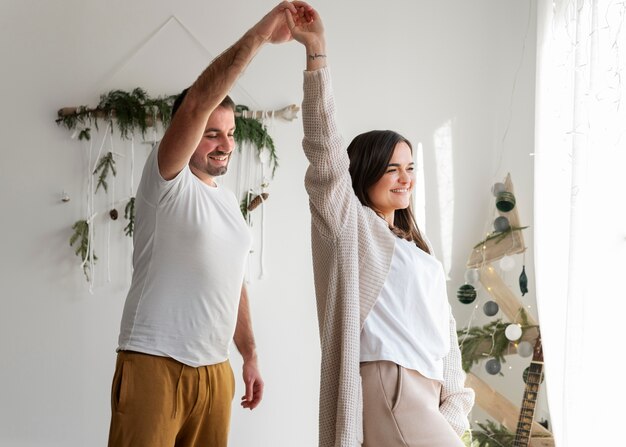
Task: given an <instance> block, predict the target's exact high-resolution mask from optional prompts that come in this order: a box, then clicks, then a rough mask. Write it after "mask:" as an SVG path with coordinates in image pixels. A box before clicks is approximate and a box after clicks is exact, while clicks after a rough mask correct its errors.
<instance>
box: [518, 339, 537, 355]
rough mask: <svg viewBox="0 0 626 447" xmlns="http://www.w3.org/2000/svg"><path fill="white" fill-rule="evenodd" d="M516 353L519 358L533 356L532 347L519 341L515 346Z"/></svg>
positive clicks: (525, 342)
mask: <svg viewBox="0 0 626 447" xmlns="http://www.w3.org/2000/svg"><path fill="white" fill-rule="evenodd" d="M517 353H518V354H519V355H520V357H530V356H531V355H533V345H531V344H530V343H529V342H527V341H520V342H519V343H518V345H517Z"/></svg>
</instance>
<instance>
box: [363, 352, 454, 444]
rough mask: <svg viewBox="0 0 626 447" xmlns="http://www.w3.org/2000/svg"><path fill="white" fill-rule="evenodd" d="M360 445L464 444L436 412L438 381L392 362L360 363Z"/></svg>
mask: <svg viewBox="0 0 626 447" xmlns="http://www.w3.org/2000/svg"><path fill="white" fill-rule="evenodd" d="M361 380H362V383H363V435H364V442H363V447H463V442H462V441H461V439H460V438H459V436H458V435H457V434H456V432H455V431H454V430H453V429H452V427H451V426H450V424H449V423H448V421H447V420H446V419H445V418H444V417H443V415H442V414H441V412H440V411H439V401H440V395H441V383H439V382H438V381H436V380H432V379H428V378H426V377H424V376H423V375H421V374H420V373H418V372H417V371H414V370H411V369H406V368H403V367H401V366H399V365H396V364H395V363H393V362H387V361H376V362H365V363H361Z"/></svg>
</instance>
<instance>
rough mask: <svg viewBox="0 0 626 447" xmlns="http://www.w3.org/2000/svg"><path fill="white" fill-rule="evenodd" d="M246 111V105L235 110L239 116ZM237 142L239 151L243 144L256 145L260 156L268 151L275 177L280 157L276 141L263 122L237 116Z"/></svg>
mask: <svg viewBox="0 0 626 447" xmlns="http://www.w3.org/2000/svg"><path fill="white" fill-rule="evenodd" d="M246 110H249V109H248V107H246V106H244V105H238V106H237V107H236V109H235V111H236V112H238V114H239V115H241V114H242V113H243V112H244V111H246ZM235 141H236V142H237V144H238V145H239V150H241V144H243V143H251V144H252V145H254V147H255V148H256V150H257V153H258V154H261V152H262V151H263V150H264V149H266V150H268V151H269V156H270V166H271V167H272V177H274V174H275V173H276V168H278V155H277V154H276V147H275V146H274V140H273V139H272V137H271V136H270V134H269V133H268V132H267V127H266V126H265V125H264V124H263V123H262V122H261V121H259V120H257V119H256V118H244V117H243V116H236V117H235Z"/></svg>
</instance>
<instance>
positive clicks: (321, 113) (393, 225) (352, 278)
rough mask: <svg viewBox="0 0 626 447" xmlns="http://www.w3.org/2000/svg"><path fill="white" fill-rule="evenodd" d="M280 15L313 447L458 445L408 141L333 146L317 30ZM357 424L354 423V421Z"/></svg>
mask: <svg viewBox="0 0 626 447" xmlns="http://www.w3.org/2000/svg"><path fill="white" fill-rule="evenodd" d="M294 5H296V8H297V11H298V12H297V13H296V14H292V13H286V15H287V20H288V23H289V26H290V29H291V32H292V35H293V37H294V39H296V40H297V41H299V42H300V43H302V44H303V45H304V46H305V48H306V57H307V69H306V71H305V72H304V99H303V105H302V112H303V124H304V139H303V147H304V152H305V154H306V156H307V158H308V160H309V162H310V166H309V168H308V170H307V174H306V178H305V186H306V189H307V192H308V194H309V200H310V208H311V218H312V249H313V267H314V273H315V288H316V296H317V305H318V309H317V310H318V319H319V328H320V338H321V347H322V366H321V386H320V435H319V445H320V446H322V447H329V446H354V445H360V443H363V445H364V446H366V447H383V446H384V447H394V446H411V447H417V446H419V447H421V446H423V447H454V446H463V443H462V442H461V440H460V435H462V434H463V432H464V431H465V430H466V429H467V428H468V426H469V424H468V420H467V414H468V413H469V410H470V409H471V406H472V404H473V399H474V393H473V391H472V390H471V389H468V388H465V387H464V381H465V375H464V373H463V371H462V369H461V355H460V351H459V347H458V341H457V338H456V325H455V321H454V318H453V316H452V314H451V311H450V306H449V304H448V300H447V296H446V287H445V277H444V273H443V269H442V266H441V264H440V263H439V261H437V260H436V259H435V258H434V257H433V256H432V255H431V250H430V248H429V247H428V244H427V243H426V241H425V239H424V238H423V236H422V235H421V234H420V232H419V230H418V228H417V226H416V224H415V221H414V218H413V215H412V212H411V205H410V204H411V190H412V188H413V183H414V176H413V167H414V163H413V159H412V158H413V157H412V148H411V145H410V143H409V141H408V140H406V139H405V138H403V137H402V136H400V135H399V134H397V133H395V132H392V131H372V132H367V133H365V134H362V135H359V136H358V137H356V138H355V139H354V140H353V141H352V143H350V145H349V146H348V148H347V151H346V150H345V149H344V148H343V146H342V140H341V137H340V135H339V133H338V131H337V128H336V123H335V105H334V99H333V93H332V86H331V79H330V72H329V69H328V67H327V66H326V48H325V40H324V30H323V25H322V22H321V20H320V18H319V15H318V14H317V12H316V11H315V10H314V9H313V8H312V7H310V6H309V5H307V4H306V3H304V2H297V1H296V2H294ZM361 417H362V418H363V419H362V420H361Z"/></svg>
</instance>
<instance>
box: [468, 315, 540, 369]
mask: <svg viewBox="0 0 626 447" xmlns="http://www.w3.org/2000/svg"><path fill="white" fill-rule="evenodd" d="M520 321H521V324H520V326H521V327H522V336H523V334H524V333H525V332H526V331H527V330H529V329H531V328H536V327H537V326H536V325H530V324H528V315H527V314H526V312H525V311H524V310H523V309H521V312H520ZM509 324H510V323H503V322H502V320H500V319H498V320H495V321H492V322H490V323H488V324H486V325H484V326H474V327H471V328H469V330H464V329H463V330H458V331H457V336H458V337H459V346H460V348H461V358H462V366H463V370H464V371H465V372H469V370H470V369H471V368H472V366H474V364H476V363H478V362H479V361H481V360H483V359H485V358H486V357H489V358H495V359H497V360H499V361H500V362H501V363H506V359H505V355H506V354H507V353H508V352H509V350H510V349H511V347H512V344H513V342H511V341H510V340H509V339H508V338H506V334H505V330H506V327H507V326H508V325H509ZM485 346H490V347H491V349H490V350H489V352H487V353H486V352H485V349H484V348H485Z"/></svg>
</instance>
